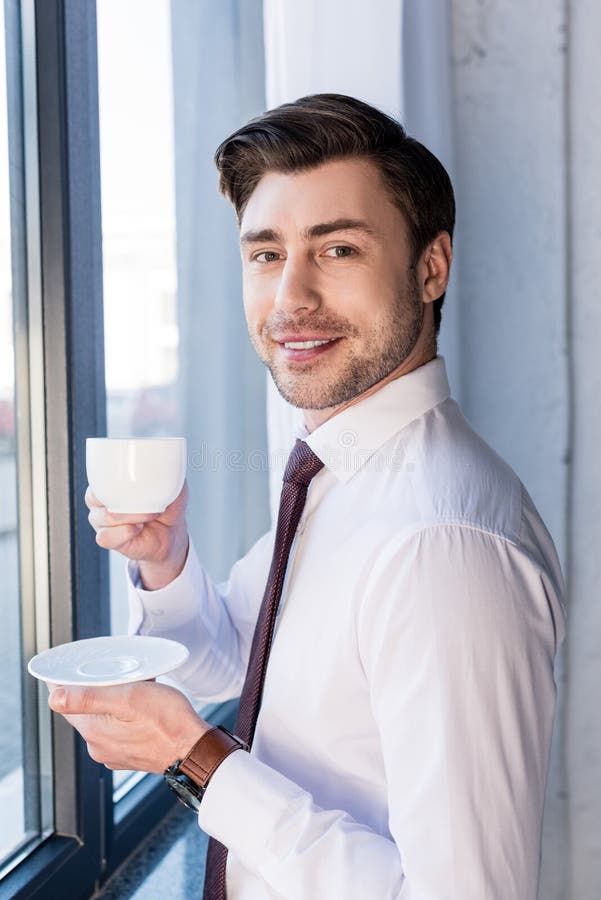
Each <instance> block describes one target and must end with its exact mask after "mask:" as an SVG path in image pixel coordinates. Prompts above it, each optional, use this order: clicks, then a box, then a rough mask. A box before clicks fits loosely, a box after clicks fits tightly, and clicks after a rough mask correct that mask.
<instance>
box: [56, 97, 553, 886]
mask: <svg viewBox="0 0 601 900" xmlns="http://www.w3.org/2000/svg"><path fill="white" fill-rule="evenodd" d="M216 162H217V166H218V169H219V172H220V176H221V182H220V184H221V189H222V191H223V192H224V193H225V194H226V196H228V197H229V199H230V200H231V201H232V203H233V205H234V208H235V210H236V214H237V217H238V222H239V225H240V239H241V252H242V260H243V287H244V308H245V313H246V319H247V323H248V331H249V335H250V339H251V341H252V343H253V345H254V347H255V349H256V351H257V353H258V355H259V356H260V358H261V359H262V360H263V362H264V363H265V365H266V366H268V368H269V370H270V372H271V374H272V376H273V379H274V381H275V383H276V385H277V387H278V389H279V391H280V393H281V394H282V396H283V397H285V398H286V400H288V401H289V402H290V403H292V404H294V405H295V406H298V407H300V408H302V409H303V411H304V427H303V428H302V430H301V432H300V433H299V435H298V436H297V440H296V443H295V445H294V448H293V449H292V452H291V456H290V460H289V462H288V466H287V469H286V474H285V476H284V485H283V489H282V500H281V503H280V511H279V517H278V524H277V528H274V529H273V530H271V531H270V532H269V533H268V534H266V535H264V536H263V537H262V538H261V539H260V540H259V541H258V542H257V543H256V544H255V545H254V546H253V547H252V548H251V550H250V551H249V552H248V554H247V555H246V556H245V557H244V558H243V559H241V560H239V561H238V562H237V563H236V564H235V565H234V567H233V569H232V571H231V573H230V577H229V579H228V581H227V582H225V583H222V584H215V583H214V582H213V581H212V580H211V578H210V576H209V575H208V574H207V572H206V571H205V570H204V569H203V568H202V566H201V564H200V562H199V560H198V558H197V556H196V553H195V551H194V547H193V546H192V544H191V543H190V541H189V539H188V534H187V529H186V523H185V507H186V500H187V493H186V490H185V489H184V491H183V492H182V495H181V496H180V497H179V498H178V499H177V500H176V501H175V502H174V503H173V504H172V505H171V507H169V508H168V509H167V511H166V512H165V513H163V514H161V515H158V516H148V515H140V516H118V515H113V514H110V513H109V512H108V511H107V510H106V509H105V508H104V507H102V506H101V505H100V504H99V503H98V501H97V500H96V499H95V498H94V497H93V495H92V494H91V493H90V492H89V491H88V494H87V496H86V501H87V503H88V506H89V508H90V521H91V524H92V525H93V527H94V528H95V529H96V531H97V541H98V543H99V544H100V545H101V546H102V547H106V548H111V549H115V550H118V551H119V552H121V553H122V554H123V555H124V556H126V557H128V559H129V560H130V561H131V562H130V565H129V572H130V586H129V591H130V607H131V621H132V627H133V629H134V630H137V631H138V632H139V633H142V634H154V635H162V636H165V637H172V638H175V639H177V640H180V641H182V642H184V643H185V644H187V646H188V647H189V649H190V658H189V660H188V662H187V663H186V664H185V665H183V666H182V667H181V668H180V669H179V670H178V672H177V678H178V681H179V683H180V685H181V686H182V687H183V688H184V689H185V690H186V691H187V692H188V693H189V694H191V695H193V696H194V697H197V698H199V699H204V700H205V701H221V700H226V699H228V698H231V697H235V696H238V695H240V694H241V695H242V697H241V701H240V713H239V717H238V722H237V726H236V734H235V735H231V734H230V733H228V732H225V731H222V730H215V729H211V728H210V726H209V725H207V723H206V722H204V721H203V720H202V719H200V718H199V717H198V716H197V714H196V713H195V711H194V709H193V707H192V706H191V704H190V703H189V702H188V700H187V699H186V698H185V697H184V695H183V694H182V693H180V692H178V691H177V690H176V689H175V688H172V687H167V686H165V685H160V684H152V683H146V684H138V685H129V686H125V687H121V688H105V689H88V690H78V689H68V690H64V689H58V690H56V691H54V692H53V693H52V694H51V697H50V704H51V706H52V708H53V709H55V710H56V711H59V712H61V713H63V714H64V715H66V716H67V718H68V719H69V721H71V722H72V723H73V724H74V725H75V726H76V727H77V728H78V729H79V730H80V732H81V733H82V735H83V736H84V738H85V739H86V741H87V743H88V748H89V750H90V753H91V755H92V756H93V758H94V759H97V760H98V761H99V762H103V763H105V764H106V765H108V766H109V767H111V768H138V769H141V770H145V771H152V772H162V771H164V770H166V778H167V780H168V783H169V784H170V786H171V787H173V788H174V789H175V790H177V791H178V792H179V794H180V796H182V797H183V799H184V800H185V801H186V802H187V803H188V804H189V805H190V806H191V808H193V809H195V810H196V811H197V812H198V819H199V823H200V825H201V826H202V828H204V829H205V830H206V831H207V832H208V833H209V834H210V835H211V836H212V841H211V845H210V850H209V860H208V871H207V878H206V883H205V898H207V900H216V898H219V900H222V898H224V897H225V896H227V897H228V898H229V900H265V898H286V900H316V898H332V900H334V898H336V900H376V898H377V900H387V898H391V900H392V898H399V900H485V898H486V900H535V898H536V895H537V883H538V871H539V859H540V843H541V824H542V814H543V804H544V795H545V783H546V777H547V768H548V760H549V750H550V742H551V732H552V725H553V716H554V708H555V693H556V692H555V683H554V677H553V663H554V657H555V654H556V651H557V648H558V646H559V644H560V643H561V641H562V639H563V636H564V616H565V610H564V606H563V599H562V597H563V581H562V576H561V571H560V567H559V563H558V561H557V556H556V553H555V549H554V547H553V543H552V541H551V538H550V536H549V534H548V532H547V530H546V529H545V526H544V524H543V522H542V521H541V519H540V517H539V515H538V513H537V511H536V509H535V507H534V505H533V503H532V501H531V499H530V497H529V496H528V493H527V492H526V490H525V489H524V487H523V485H522V484H521V482H520V481H519V479H518V477H517V476H516V475H515V473H514V472H513V471H512V470H511V469H510V468H509V466H507V465H506V463H504V462H503V461H502V460H501V459H500V458H499V457H498V456H497V455H496V454H495V453H494V451H493V450H491V448H490V447H488V446H487V445H486V444H485V443H484V442H483V441H482V440H481V439H480V438H479V437H478V436H477V435H476V434H475V433H474V431H473V430H472V429H471V428H470V426H469V424H468V423H467V422H466V420H465V419H464V417H463V416H462V414H461V412H460V410H459V408H458V406H457V404H456V403H455V402H454V401H453V399H452V398H451V397H450V394H449V386H448V382H447V378H446V374H445V365H444V360H443V359H442V358H441V357H440V356H438V355H437V334H438V328H439V325H440V320H441V307H442V303H443V299H444V293H445V289H446V286H447V282H448V277H449V269H450V265H451V256H452V254H451V237H452V231H453V223H454V200H453V192H452V188H451V184H450V182H449V179H448V176H447V174H446V172H445V171H444V169H443V167H442V166H441V164H440V163H439V162H438V160H436V159H435V157H433V156H432V154H431V153H429V151H428V150H426V149H425V148H424V147H423V146H422V145H421V144H419V143H418V142H416V141H414V140H413V139H411V138H409V137H408V136H407V135H406V134H405V132H404V131H403V129H402V128H401V126H400V125H399V124H398V123H396V122H394V121H393V120H392V119H390V118H388V117H387V116H385V115H384V114H383V113H381V112H379V111H378V110H376V109H374V108H372V107H370V106H368V105H366V104H364V103H361V102H359V101H358V100H354V99H352V98H349V97H343V96H338V95H326V94H324V95H316V96H312V97H305V98H302V99H301V100H298V101H297V102H295V103H291V104H286V105H284V106H282V107H279V108H277V109H274V110H270V111H268V112H267V113H265V114H264V115H263V116H260V117H259V118H258V119H255V120H253V121H252V122H250V123H249V124H248V125H246V126H244V127H243V128H241V129H240V130H239V131H237V132H236V133H235V134H233V135H231V136H230V137H229V138H228V139H227V140H226V141H224V143H223V144H222V145H221V146H220V148H219V149H218V151H217V154H216ZM491 402H494V399H493V398H491ZM232 514H235V511H232ZM158 609H160V611H161V615H158V614H156V615H155V612H154V611H155V610H158ZM200 870H201V861H199V871H200Z"/></svg>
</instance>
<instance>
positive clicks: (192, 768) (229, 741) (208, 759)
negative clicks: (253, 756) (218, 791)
mask: <svg viewBox="0 0 601 900" xmlns="http://www.w3.org/2000/svg"><path fill="white" fill-rule="evenodd" d="M240 749H245V747H244V744H243V743H242V741H239V740H237V739H236V738H235V737H233V736H232V735H231V734H229V732H227V731H225V730H224V729H222V728H219V727H216V728H211V730H210V731H206V732H205V733H204V734H203V736H202V737H201V738H200V740H199V741H197V742H196V743H195V744H194V746H193V747H192V749H191V750H190V752H189V753H188V755H187V756H186V758H185V759H183V760H182V761H181V763H180V764H179V771H180V772H183V774H184V775H187V776H188V778H191V779H192V781H193V782H194V783H195V784H197V785H198V786H199V787H201V788H202V789H203V790H204V789H205V788H206V786H207V784H208V783H209V780H210V778H211V775H212V774H213V772H214V771H215V769H216V768H217V767H218V766H219V765H221V763H222V762H223V760H224V759H225V758H226V757H227V756H229V755H230V753H232V752H233V751H234V750H240Z"/></svg>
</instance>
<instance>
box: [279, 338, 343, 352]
mask: <svg viewBox="0 0 601 900" xmlns="http://www.w3.org/2000/svg"><path fill="white" fill-rule="evenodd" d="M333 340H334V338H329V339H328V340H327V341H287V342H286V343H285V344H284V347H285V348H286V350H312V349H313V347H321V345H322V344H329V343H331V341H333Z"/></svg>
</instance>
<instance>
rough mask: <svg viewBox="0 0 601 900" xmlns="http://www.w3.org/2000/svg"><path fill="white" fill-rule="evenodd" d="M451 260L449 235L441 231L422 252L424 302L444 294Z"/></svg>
mask: <svg viewBox="0 0 601 900" xmlns="http://www.w3.org/2000/svg"><path fill="white" fill-rule="evenodd" d="M452 261H453V248H452V246H451V237H450V235H449V233H448V231H441V232H440V234H437V235H436V237H435V238H434V240H433V241H431V242H430V243H429V244H428V246H427V247H426V249H425V250H424V252H423V253H422V258H421V263H422V266H421V269H422V272H421V275H422V284H423V289H422V300H423V302H424V303H432V301H433V300H438V298H439V297H441V296H442V295H443V294H444V292H445V291H446V289H447V285H448V283H449V275H450V272H451V262H452Z"/></svg>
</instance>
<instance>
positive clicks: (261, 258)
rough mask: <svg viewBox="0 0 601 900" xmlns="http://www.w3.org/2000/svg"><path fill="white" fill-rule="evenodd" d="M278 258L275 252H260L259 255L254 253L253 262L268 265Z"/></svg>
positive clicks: (278, 255)
mask: <svg viewBox="0 0 601 900" xmlns="http://www.w3.org/2000/svg"><path fill="white" fill-rule="evenodd" d="M279 258H280V254H279V253H276V251H275V250H262V251H261V253H255V255H254V256H253V261H254V262H259V263H270V262H275V261H276V260H277V259H279Z"/></svg>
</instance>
